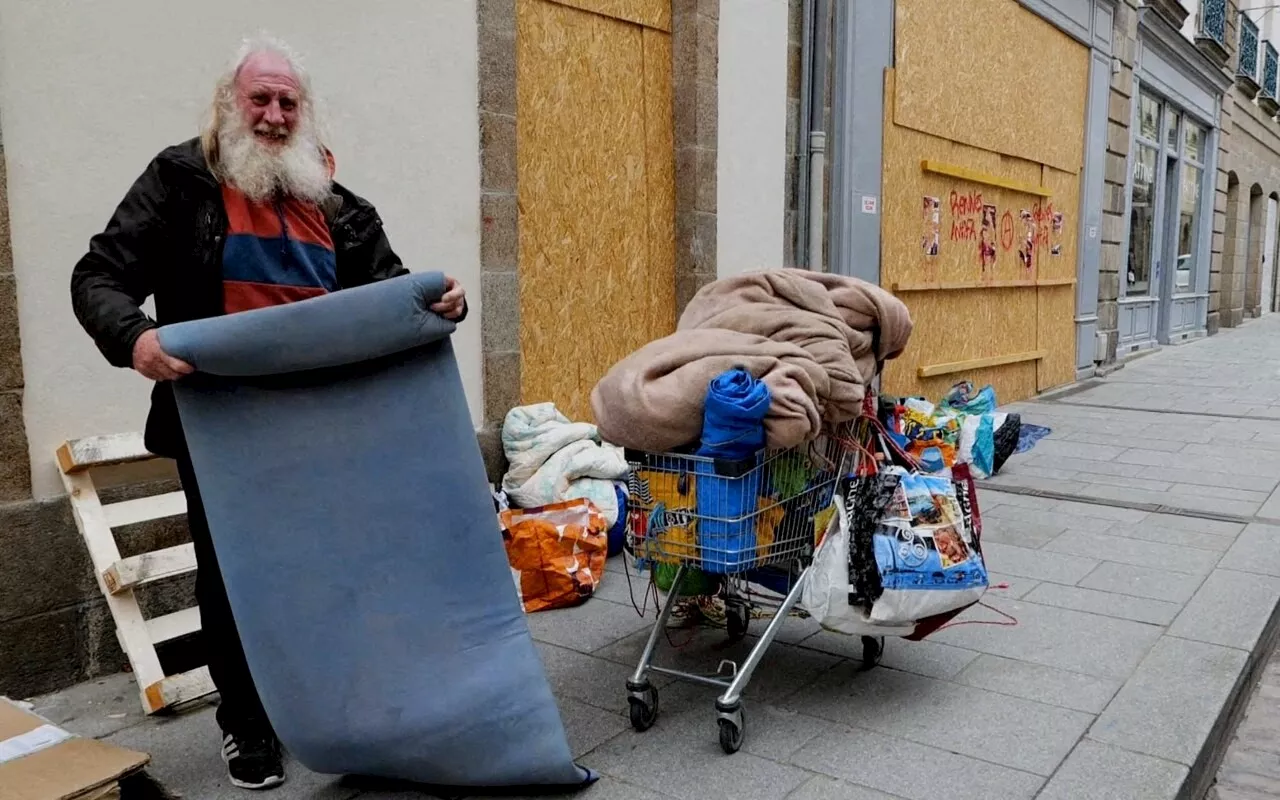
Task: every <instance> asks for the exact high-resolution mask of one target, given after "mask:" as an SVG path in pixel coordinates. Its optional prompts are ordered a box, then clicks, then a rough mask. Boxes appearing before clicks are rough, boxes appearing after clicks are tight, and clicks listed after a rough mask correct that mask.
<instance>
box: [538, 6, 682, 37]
mask: <svg viewBox="0 0 1280 800" xmlns="http://www.w3.org/2000/svg"><path fill="white" fill-rule="evenodd" d="M551 2H555V3H559V4H560V5H563V6H570V7H572V8H580V9H582V10H583V11H590V12H592V13H595V14H600V15H601V16H605V17H613V18H614V19H620V20H623V21H624V22H633V23H635V24H636V25H643V26H644V27H646V28H654V29H656V30H660V31H666V32H667V33H670V32H671V0H551Z"/></svg>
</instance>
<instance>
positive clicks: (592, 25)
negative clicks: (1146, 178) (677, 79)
mask: <svg viewBox="0 0 1280 800" xmlns="http://www.w3.org/2000/svg"><path fill="white" fill-rule="evenodd" d="M516 24H517V27H516V75H517V87H516V89H517V107H518V112H517V115H516V118H517V125H518V128H517V146H516V153H517V163H518V177H517V180H518V186H519V189H518V200H519V215H520V223H519V225H520V228H519V229H520V264H519V271H520V355H521V364H522V367H521V391H520V396H521V399H522V402H525V403H535V402H546V401H551V402H554V403H555V404H556V406H557V407H558V408H559V409H560V411H561V412H563V413H564V414H566V415H567V416H569V417H570V418H571V419H577V420H590V419H591V418H592V415H591V408H590V403H589V397H590V393H591V389H592V387H593V386H594V385H595V383H596V381H597V380H599V378H600V377H601V376H602V375H604V373H605V372H606V371H607V370H608V369H609V367H611V366H612V365H613V364H614V363H615V362H616V361H618V360H620V359H621V358H622V357H624V356H625V355H627V354H628V353H630V352H631V351H633V350H635V349H637V348H639V347H641V346H643V345H644V344H646V343H648V342H649V341H651V340H653V339H657V338H660V337H662V336H665V335H667V334H669V333H671V332H672V331H673V330H674V329H675V183H674V175H675V148H674V143H673V136H674V133H673V112H672V79H671V69H672V64H671V2H670V0H561V2H553V1H552V0H517V2H516Z"/></svg>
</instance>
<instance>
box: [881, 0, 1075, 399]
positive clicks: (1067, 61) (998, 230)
mask: <svg viewBox="0 0 1280 800" xmlns="http://www.w3.org/2000/svg"><path fill="white" fill-rule="evenodd" d="M895 36H896V43H895V54H894V61H895V64H894V68H893V69H891V70H889V71H888V72H887V74H886V79H885V101H884V109H885V111H884V116H885V119H884V173H883V189H882V191H883V215H884V218H883V231H884V234H883V240H882V263H881V283H882V285H884V286H885V287H886V288H889V289H891V290H892V291H894V292H895V293H896V294H897V295H898V296H899V297H901V298H902V299H903V301H904V302H906V303H907V304H908V306H909V307H910V309H911V313H912V316H913V318H914V319H915V321H916V327H915V332H914V333H913V335H912V339H911V343H910V346H909V347H908V349H907V352H906V353H905V354H904V355H903V357H902V358H900V359H898V360H896V361H894V362H891V363H890V365H889V366H888V369H887V373H886V380H885V390H886V391H887V392H890V393H894V394H922V395H925V396H926V397H930V398H933V399H936V398H937V397H938V396H939V395H941V394H942V393H944V392H945V391H946V389H947V388H948V387H949V386H951V385H952V384H953V383H955V382H956V381H959V380H965V379H968V380H972V381H974V382H976V383H978V385H979V386H981V385H983V384H986V383H990V384H992V385H993V386H994V387H995V389H996V392H997V395H998V397H999V399H1000V401H1001V402H1002V403H1004V402H1011V401H1016V400H1020V399H1024V398H1027V397H1030V396H1032V395H1034V394H1035V393H1036V392H1038V391H1043V390H1045V389H1048V388H1051V387H1054V386H1059V385H1062V384H1065V383H1068V382H1070V381H1072V380H1073V379H1074V378H1075V358H1076V353H1075V343H1076V339H1075V327H1074V313H1075V297H1076V290H1075V282H1076V273H1077V252H1078V230H1079V228H1078V219H1077V217H1078V214H1079V209H1080V202H1079V199H1080V173H1081V169H1082V165H1083V148H1084V123H1085V98H1086V90H1087V80H1088V68H1089V51H1088V49H1087V48H1086V47H1084V46H1083V45H1081V44H1079V43H1078V42H1076V41H1074V40H1073V39H1071V38H1069V37H1068V36H1066V35H1065V34H1063V33H1061V32H1060V31H1058V30H1057V29H1055V28H1054V27H1052V26H1051V25H1050V24H1048V23H1047V22H1045V21H1043V20H1041V19H1040V18H1038V17H1036V16H1035V15H1033V14H1032V13H1030V12H1028V11H1027V10H1025V9H1024V8H1022V7H1021V6H1020V5H1018V4H1017V3H1013V2H1009V0H966V2H964V3H940V2H937V0H897V3H896V16H895Z"/></svg>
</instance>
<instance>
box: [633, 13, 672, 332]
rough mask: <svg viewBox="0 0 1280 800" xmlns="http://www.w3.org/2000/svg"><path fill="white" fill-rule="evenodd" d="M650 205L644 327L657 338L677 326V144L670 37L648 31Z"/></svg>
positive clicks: (646, 88) (644, 40)
mask: <svg viewBox="0 0 1280 800" xmlns="http://www.w3.org/2000/svg"><path fill="white" fill-rule="evenodd" d="M642 43H643V45H644V133H645V151H644V168H645V192H646V196H645V206H646V208H647V210H648V214H649V229H648V234H649V263H648V268H647V270H646V272H645V276H646V277H647V278H648V288H646V289H644V290H643V291H644V293H645V297H646V299H645V301H644V302H643V303H642V304H641V306H642V307H643V308H644V309H645V311H646V312H647V315H648V316H647V319H646V320H645V325H644V330H645V331H647V332H648V333H650V334H651V335H653V336H654V338H657V337H659V336H665V335H666V334H668V333H670V332H672V331H674V330H675V328H676V161H675V152H676V143H675V138H676V134H675V106H674V103H675V91H674V86H673V85H672V75H671V37H670V36H669V35H667V34H665V33H661V32H659V31H654V30H645V31H644V34H643V37H642Z"/></svg>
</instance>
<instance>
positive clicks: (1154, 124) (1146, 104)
mask: <svg viewBox="0 0 1280 800" xmlns="http://www.w3.org/2000/svg"><path fill="white" fill-rule="evenodd" d="M1138 135H1139V136H1141V137H1142V138H1144V139H1150V140H1151V141H1153V142H1154V141H1157V140H1159V138H1160V101H1158V100H1156V99H1155V98H1154V97H1149V96H1147V95H1145V94H1144V95H1142V96H1141V97H1140V98H1139V99H1138Z"/></svg>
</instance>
